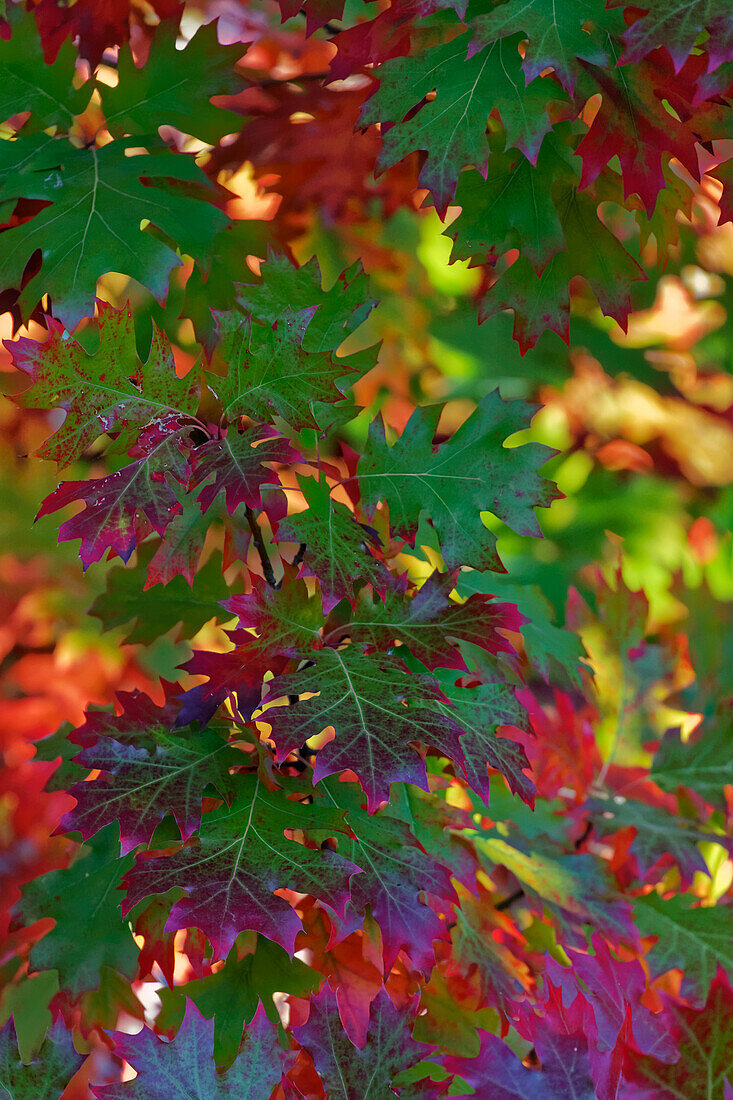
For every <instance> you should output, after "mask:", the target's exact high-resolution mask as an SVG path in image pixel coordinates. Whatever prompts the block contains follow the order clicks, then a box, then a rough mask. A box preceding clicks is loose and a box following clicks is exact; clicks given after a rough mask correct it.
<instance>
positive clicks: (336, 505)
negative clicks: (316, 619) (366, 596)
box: [277, 478, 391, 614]
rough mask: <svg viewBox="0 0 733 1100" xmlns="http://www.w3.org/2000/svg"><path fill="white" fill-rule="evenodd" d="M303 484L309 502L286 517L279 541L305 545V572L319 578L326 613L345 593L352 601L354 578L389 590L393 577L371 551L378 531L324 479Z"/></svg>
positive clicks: (345, 596) (281, 524) (377, 543)
mask: <svg viewBox="0 0 733 1100" xmlns="http://www.w3.org/2000/svg"><path fill="white" fill-rule="evenodd" d="M298 484H299V486H300V491H301V492H302V494H303V496H304V498H305V501H306V504H307V505H308V507H307V509H306V510H305V511H304V512H298V513H297V514H295V515H291V516H288V517H287V519H284V520H282V522H281V523H280V524H279V525H278V531H277V535H278V540H279V541H280V542H284V541H292V542H296V543H300V544H301V545H304V546H305V552H304V554H303V564H302V565H301V568H300V572H301V573H303V574H305V575H306V576H315V577H317V578H318V583H319V585H320V587H321V592H322V596H323V610H324V612H325V613H326V614H328V612H329V611H331V610H332V609H333V608H334V607H335V606H336V604H337V603H339V602H340V600H342V599H344V598H346V599H348V600H350V601H353V599H354V583H355V582H358V581H363V582H365V583H368V584H371V585H372V586H373V587H374V588H375V589H376V590H377V591H378V592H384V591H385V589H386V587H387V585H388V584H390V583H391V577H390V574H389V573H388V571H387V569H386V567H385V566H384V565H383V564H382V562H381V561H380V560H379V559H378V558H377V557H376V556H375V555H374V554H373V553H371V551H372V550H373V549H376V548H377V547H378V545H379V538H378V536H377V534H376V533H375V532H374V531H373V530H372V529H371V528H370V527H367V526H365V525H364V524H362V523H358V522H357V521H356V519H355V518H354V517H353V515H352V513H351V512H350V511H349V509H348V508H347V507H346V506H345V505H344V504H341V503H340V502H338V501H335V500H332V499H331V490H330V488H329V487H328V485H327V484H326V482H325V481H316V480H315V479H314V478H298Z"/></svg>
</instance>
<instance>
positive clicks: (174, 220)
mask: <svg viewBox="0 0 733 1100" xmlns="http://www.w3.org/2000/svg"><path fill="white" fill-rule="evenodd" d="M139 141H140V139H139V138H125V139H124V140H120V141H114V142H111V143H110V144H109V145H105V146H104V147H103V148H95V147H94V146H90V147H89V148H81V149H76V148H74V147H73V146H72V145H71V144H70V143H69V142H68V141H66V139H64V138H61V137H49V136H48V135H46V134H39V135H35V136H32V137H30V136H29V137H26V136H23V135H21V136H19V137H17V138H16V139H15V140H14V141H3V142H1V143H0V202H7V201H9V200H12V201H16V200H17V199H20V198H23V199H35V200H40V201H41V202H44V203H50V205H47V206H45V207H44V208H43V209H41V210H40V212H39V213H37V214H36V215H35V216H34V217H32V218H31V219H30V220H29V221H25V222H23V223H22V224H20V225H16V226H13V227H11V228H10V229H7V230H5V232H4V233H3V255H2V259H1V260H0V284H1V286H2V288H6V287H21V285H23V284H22V280H23V272H24V271H25V269H26V266H27V264H28V261H29V260H30V259H31V257H32V256H33V253H34V252H35V250H36V249H40V250H41V256H42V265H41V269H40V271H39V272H38V273H37V274H34V275H32V276H31V278H30V279H28V281H27V282H26V283H25V285H23V289H22V290H21V292H20V295H19V297H18V308H19V309H20V310H21V311H22V314H23V316H24V317H28V316H29V315H30V313H31V312H32V311H33V309H34V308H35V306H36V305H37V304H38V302H39V300H40V299H41V297H42V296H43V295H44V294H49V295H50V296H51V298H52V299H53V307H54V315H55V316H56V317H57V318H59V319H60V320H61V321H62V322H63V323H64V325H65V326H66V328H67V329H69V330H71V329H73V328H74V326H75V325H76V324H77V322H78V321H79V320H81V318H82V317H84V316H86V315H87V314H89V313H91V312H92V305H93V301H94V295H95V290H96V285H97V279H98V278H99V277H100V276H101V275H104V274H106V273H107V272H109V271H120V270H121V271H122V273H123V274H125V275H129V276H131V277H132V278H134V279H137V280H138V282H140V283H142V284H143V286H147V287H148V288H149V289H150V290H151V291H152V293H153V294H154V295H155V296H156V297H157V298H158V299H162V298H163V296H164V294H165V292H166V288H167V285H168V276H169V274H170V272H171V271H172V270H173V268H174V267H177V266H178V265H179V264H180V262H181V261H180V259H179V258H178V256H177V255H176V253H175V252H174V251H173V249H172V248H171V247H169V246H168V245H167V244H163V243H162V241H160V240H158V239H157V238H156V237H154V236H152V235H151V234H150V233H146V232H144V231H141V229H140V224H141V222H142V221H144V220H145V221H147V220H149V221H150V222H152V224H153V225H155V226H156V227H157V228H158V229H160V230H162V231H163V232H164V233H166V234H168V235H169V236H170V237H171V239H172V240H173V241H175V242H176V243H177V244H178V245H179V246H180V248H181V249H182V250H183V251H184V252H188V253H190V254H191V255H193V256H196V257H198V258H204V257H205V255H206V251H207V249H208V247H209V245H210V244H211V241H212V240H213V238H214V235H215V233H216V232H217V231H218V230H219V229H221V228H222V227H223V226H224V225H225V224H226V220H227V219H226V216H225V215H224V214H222V212H221V211H220V210H218V209H217V208H216V207H215V206H214V205H212V203H210V202H205V201H202V199H201V197H199V194H198V193H197V192H195V191H191V190H190V188H189V189H188V190H187V187H189V185H192V184H198V185H199V187H200V186H201V185H204V186H206V187H208V184H207V180H206V177H205V176H204V175H203V173H202V172H201V170H200V169H199V168H198V167H197V165H196V163H195V161H194V160H193V158H192V157H189V156H186V155H185V154H181V153H172V152H170V150H169V149H167V148H164V149H161V148H159V147H157V148H155V151H154V152H150V153H145V154H140V155H137V156H127V155H126V151H127V150H128V149H134V148H138V147H139ZM146 144H147V145H148V147H151V146H154V144H155V143H153V141H152V140H151V139H148V140H147V142H146ZM143 180H147V181H150V183H151V184H153V183H154V185H153V186H144V185H143V182H142V181H143ZM167 180H173V181H175V182H176V183H177V184H178V185H179V186H181V187H182V188H183V189H182V190H180V191H179V190H172V189H171V188H170V187H168V188H164V187H163V186H162V184H163V183H164V181H167Z"/></svg>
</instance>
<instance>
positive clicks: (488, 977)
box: [447, 889, 530, 1012]
mask: <svg viewBox="0 0 733 1100" xmlns="http://www.w3.org/2000/svg"><path fill="white" fill-rule="evenodd" d="M458 896H459V899H460V906H457V907H456V923H455V926H454V928H452V929H451V945H452V951H451V957H450V960H449V963H448V975H447V976H448V979H449V980H450V978H451V977H452V976H453V975H456V974H463V975H467V976H468V977H469V978H472V977H475V981H476V984H477V986H478V1004H479V1005H485V1004H492V1005H498V1006H500V1007H501V1009H502V1011H504V1012H507V1011H510V1010H511V1006H512V1002H514V1001H517V1000H519V999H520V998H521V997H522V995H523V993H524V992H526V990H527V989H528V988H529V985H530V970H529V967H528V966H527V964H526V963H525V962H524V960H523V959H522V958H521V952H520V954H519V955H518V954H516V953H515V952H514V951H512V947H513V946H514V944H513V943H512V940H514V941H515V942H516V944H517V946H519V944H520V943H521V936H520V934H519V933H518V932H515V931H514V929H513V925H512V922H511V921H510V920H509V919H508V917H507V916H506V915H505V914H502V913H501V912H500V911H499V910H497V909H496V908H495V907H494V906H493V905H492V903H491V897H490V895H489V894H488V893H486V892H485V891H483V890H482V891H481V892H480V893H479V895H478V897H474V896H473V895H472V894H470V893H468V891H466V890H464V889H460V890H459V892H458Z"/></svg>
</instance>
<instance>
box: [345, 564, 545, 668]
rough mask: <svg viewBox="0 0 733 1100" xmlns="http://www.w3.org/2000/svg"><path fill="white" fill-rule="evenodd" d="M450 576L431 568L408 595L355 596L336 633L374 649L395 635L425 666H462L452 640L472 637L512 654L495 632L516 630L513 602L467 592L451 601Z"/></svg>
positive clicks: (519, 621) (487, 646)
mask: <svg viewBox="0 0 733 1100" xmlns="http://www.w3.org/2000/svg"><path fill="white" fill-rule="evenodd" d="M455 579H456V578H455V575H454V574H450V573H446V574H442V575H441V574H440V573H433V574H431V576H430V577H428V579H427V581H426V582H425V584H424V585H423V586H422V588H420V589H419V591H418V592H417V593H416V594H415V596H414V597H413V598H412V599H408V598H407V597H406V596H405V595H403V594H398V593H396V592H390V591H388V592H387V593H386V596H385V600H384V601H382V600H374V599H370V598H369V597H367V598H365V599H363V600H360V602H359V603H358V604H357V606H356V608H355V611H354V617H353V618H352V619H351V620H350V622H349V623H347V624H345V626H344V627H343V629H342V630H341V631H340V633H341V634H342V635H343V634H348V636H349V637H350V638H351V639H352V641H367V642H369V643H370V644H371V645H374V646H376V647H377V648H379V649H385V648H386V647H388V646H390V645H392V644H393V643H394V641H395V640H396V639H399V640H400V641H401V642H403V643H404V644H405V645H406V646H408V648H409V650H410V652H411V653H412V655H413V657H417V659H418V660H419V661H422V663H423V664H425V665H427V666H428V668H435V667H436V666H438V665H440V666H441V667H442V668H465V667H466V666H465V663H464V660H463V658H462V656H461V655H460V653H458V652H457V651H456V650H455V649H452V648H450V643H451V642H453V643H455V642H460V641H466V642H471V643H472V644H473V645H477V646H480V647H481V648H482V649H485V650H487V652H489V653H514V647H513V646H512V644H511V642H509V641H508V640H507V639H506V638H505V637H504V636H503V635H502V634H501V633H500V631H502V630H510V631H515V632H516V631H519V630H520V628H521V624H522V623H523V622H524V618H523V616H522V615H520V614H519V612H518V611H517V609H516V607H515V606H514V605H513V604H507V603H493V602H492V599H491V597H489V596H477V595H472V596H469V598H468V599H467V600H466V601H465V602H464V603H458V602H457V601H454V600H451V599H450V593H451V592H452V591H453V588H454V586H455Z"/></svg>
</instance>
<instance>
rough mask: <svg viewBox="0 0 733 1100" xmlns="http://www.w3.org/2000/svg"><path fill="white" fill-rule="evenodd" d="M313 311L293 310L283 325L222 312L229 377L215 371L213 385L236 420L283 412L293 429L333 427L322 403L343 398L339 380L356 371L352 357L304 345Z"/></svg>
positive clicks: (223, 354)
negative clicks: (222, 376)
mask: <svg viewBox="0 0 733 1100" xmlns="http://www.w3.org/2000/svg"><path fill="white" fill-rule="evenodd" d="M311 314H312V310H306V309H304V310H299V311H297V312H296V311H295V310H293V309H288V310H286V311H285V312H283V313H281V314H280V316H279V318H278V321H277V324H276V325H274V326H272V327H271V326H265V325H261V324H258V323H257V322H256V321H252V320H248V319H247V318H245V317H243V316H242V315H241V314H239V313H235V312H231V313H218V314H216V317H217V329H218V333H219V343H218V345H217V351H218V354H219V355H220V356H221V358H222V359H223V360H224V362H225V363H226V364H227V365H228V367H229V372H228V374H227V376H226V377H225V378H219V377H217V376H215V375H212V374H209V375H208V378H209V384H210V386H211V388H212V389H213V390H214V392H215V393H216V395H217V397H218V398H219V400H220V402H221V405H222V411H223V416H224V417H225V418H226V420H227V421H229V422H230V423H231V422H232V421H233V420H236V419H237V417H240V416H245V415H246V416H249V417H251V418H252V419H253V420H262V421H270V420H271V419H272V417H273V415H277V416H280V417H282V419H283V420H285V421H286V423H288V424H289V425H290V427H291V428H294V429H296V431H300V430H301V429H302V428H320V429H325V428H326V427H328V422H326V421H322V415H321V414H323V415H331V404H329V405H328V408H327V410H326V411H325V412H324V410H323V409H320V410H319V411H318V410H317V409H316V406H318V405H320V404H322V403H324V402H328V403H333V402H336V401H340V400H342V399H343V394H342V391H341V389H339V387H338V386H337V385H336V383H337V381H339V380H340V379H343V378H345V377H347V376H348V375H349V374H350V373H354V372H355V370H356V366H355V365H354V364H353V363H352V362H351V361H350V360H349V359H337V358H335V357H334V356H333V355H332V354H331V353H330V352H309V351H306V350H305V349H304V347H303V340H304V337H305V333H306V331H307V328H308V325H309V322H310V319H311Z"/></svg>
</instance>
